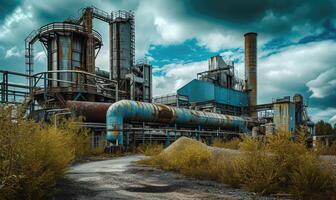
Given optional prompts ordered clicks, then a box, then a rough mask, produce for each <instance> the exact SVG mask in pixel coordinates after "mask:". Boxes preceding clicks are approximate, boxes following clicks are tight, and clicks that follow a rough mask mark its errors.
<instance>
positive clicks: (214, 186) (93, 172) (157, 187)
mask: <svg viewBox="0 0 336 200" xmlns="http://www.w3.org/2000/svg"><path fill="white" fill-rule="evenodd" d="M141 158H143V157H142V156H127V157H121V158H115V159H111V160H105V161H96V162H88V163H84V164H78V165H75V166H73V167H71V168H70V170H69V171H68V173H67V176H66V178H65V179H64V180H63V181H61V183H60V184H59V185H58V186H57V189H58V192H57V194H56V195H55V198H54V199H56V200H59V199H81V200H86V199H103V200H105V199H127V200H132V199H158V200H159V199H160V200H161V199H276V198H270V197H268V198H266V197H257V196H255V195H254V194H253V193H249V192H245V191H243V190H240V189H233V188H231V187H229V186H226V185H224V184H219V183H215V182H212V181H204V180H196V179H193V178H187V177H184V176H182V175H179V174H176V173H172V172H164V171H161V170H157V169H152V168H147V167H142V166H138V165H135V164H133V163H132V161H136V160H139V159H141Z"/></svg>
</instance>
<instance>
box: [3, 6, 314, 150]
mask: <svg viewBox="0 0 336 200" xmlns="http://www.w3.org/2000/svg"><path fill="white" fill-rule="evenodd" d="M94 19H96V20H100V21H102V22H105V24H106V28H107V29H109V37H108V38H105V39H106V40H107V41H108V47H109V67H108V68H109V71H105V70H102V69H100V68H98V67H97V66H96V64H95V60H96V57H97V55H98V54H99V52H100V49H101V47H102V45H103V38H102V36H101V34H100V33H99V32H97V31H96V30H94V27H95V24H94V23H93V22H94ZM139 23H141V22H139ZM242 38H243V36H242ZM244 41H245V47H244V50H245V61H244V63H245V77H244V79H240V78H238V76H237V73H236V69H235V63H234V62H232V61H225V60H224V59H223V58H222V57H221V56H219V55H217V56H213V57H211V58H209V60H208V70H207V71H203V72H201V71H200V72H199V73H198V74H197V77H195V79H193V80H191V81H190V82H189V83H187V84H186V85H184V86H182V87H181V88H179V89H178V90H177V91H176V93H175V94H174V95H164V96H157V97H153V94H152V66H151V64H150V63H148V62H147V61H146V60H145V59H144V60H142V61H136V60H135V16H134V15H133V13H132V12H130V11H114V12H111V13H109V12H105V11H102V10H100V9H98V8H96V7H93V6H90V7H86V8H83V9H82V10H81V16H80V17H79V18H75V19H67V20H65V21H64V22H52V23H50V24H47V25H44V26H42V27H40V28H38V29H36V30H34V31H32V32H31V33H30V34H29V35H28V36H27V38H26V39H25V66H26V68H25V69H24V68H22V72H14V71H3V70H1V71H0V74H1V78H2V79H0V86H1V90H0V96H1V103H2V104H17V105H21V106H22V112H24V114H25V116H26V117H27V118H31V119H34V120H36V121H47V122H54V121H52V120H55V124H57V119H58V118H60V117H66V116H72V115H76V116H83V117H84V126H85V127H87V128H89V129H91V130H92V146H93V147H97V146H101V145H104V146H106V147H116V146H122V147H129V146H133V145H138V144H141V143H152V142H155V143H163V144H170V143H171V142H173V141H175V140H176V139H177V138H178V137H181V136H187V137H192V138H196V139H198V140H202V141H204V142H208V143H211V141H212V140H213V139H214V138H233V137H241V136H251V137H258V135H268V134H275V132H276V130H279V129H282V130H286V131H289V132H292V133H294V131H295V130H296V129H297V128H299V127H300V126H305V127H307V128H308V129H309V131H310V132H311V133H313V132H314V123H313V122H312V121H311V120H310V118H309V116H308V115H307V111H306V108H307V106H306V105H305V103H304V99H303V97H302V95H300V94H290V95H292V97H291V96H286V97H283V98H281V99H276V98H275V99H274V100H273V101H272V102H269V103H267V104H258V102H257V96H258V87H257V85H258V84H257V82H258V77H257V69H258V64H257V57H258V56H257V33H254V32H249V33H246V34H245V35H244ZM36 43H41V44H42V45H43V47H44V48H45V52H46V56H47V65H46V66H45V70H44V71H43V72H38V73H35V72H34V45H36ZM105 67H107V66H105ZM24 70H25V72H24ZM20 78H21V79H23V78H24V79H26V80H27V81H26V83H25V84H23V83H17V81H16V80H17V79H20ZM167 84H168V83H167Z"/></svg>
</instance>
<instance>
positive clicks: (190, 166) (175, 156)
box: [139, 141, 211, 178]
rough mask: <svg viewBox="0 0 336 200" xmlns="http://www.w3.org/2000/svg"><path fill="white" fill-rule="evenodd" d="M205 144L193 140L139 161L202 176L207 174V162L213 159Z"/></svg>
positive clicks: (194, 175)
mask: <svg viewBox="0 0 336 200" xmlns="http://www.w3.org/2000/svg"><path fill="white" fill-rule="evenodd" d="M186 142H188V141H186ZM204 146H205V145H199V143H193V142H191V143H188V144H185V146H177V148H171V149H169V151H166V152H164V153H161V154H158V155H157V156H153V157H151V158H149V159H145V160H142V161H140V162H139V163H140V164H146V165H152V166H156V167H159V168H161V169H164V170H172V171H177V172H180V173H182V174H185V175H189V176H193V177H199V178H201V177H204V176H205V175H206V167H207V166H208V165H207V163H209V161H210V159H211V158H210V157H211V153H210V151H209V150H208V149H207V148H204Z"/></svg>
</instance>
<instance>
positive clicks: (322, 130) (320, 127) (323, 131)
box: [315, 120, 336, 135]
mask: <svg viewBox="0 0 336 200" xmlns="http://www.w3.org/2000/svg"><path fill="white" fill-rule="evenodd" d="M315 133H316V135H332V134H336V127H334V128H333V127H332V126H331V124H329V123H328V122H325V121H323V120H320V121H318V122H317V123H316V125H315Z"/></svg>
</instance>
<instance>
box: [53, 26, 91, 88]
mask: <svg viewBox="0 0 336 200" xmlns="http://www.w3.org/2000/svg"><path fill="white" fill-rule="evenodd" d="M49 42H50V45H49V49H48V54H49V60H50V61H51V63H50V64H49V66H48V71H59V70H83V71H85V65H84V53H83V52H85V49H84V46H85V38H84V37H83V36H82V35H79V34H71V33H63V35H58V34H57V35H55V37H54V38H53V39H52V40H50V41H49ZM49 77H51V78H52V79H54V80H56V79H57V80H62V81H64V82H56V81H52V86H53V87H58V86H61V87H67V86H70V84H69V83H66V82H65V81H69V82H70V81H71V82H75V81H77V75H76V74H74V73H52V74H49ZM79 84H80V83H79Z"/></svg>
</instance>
